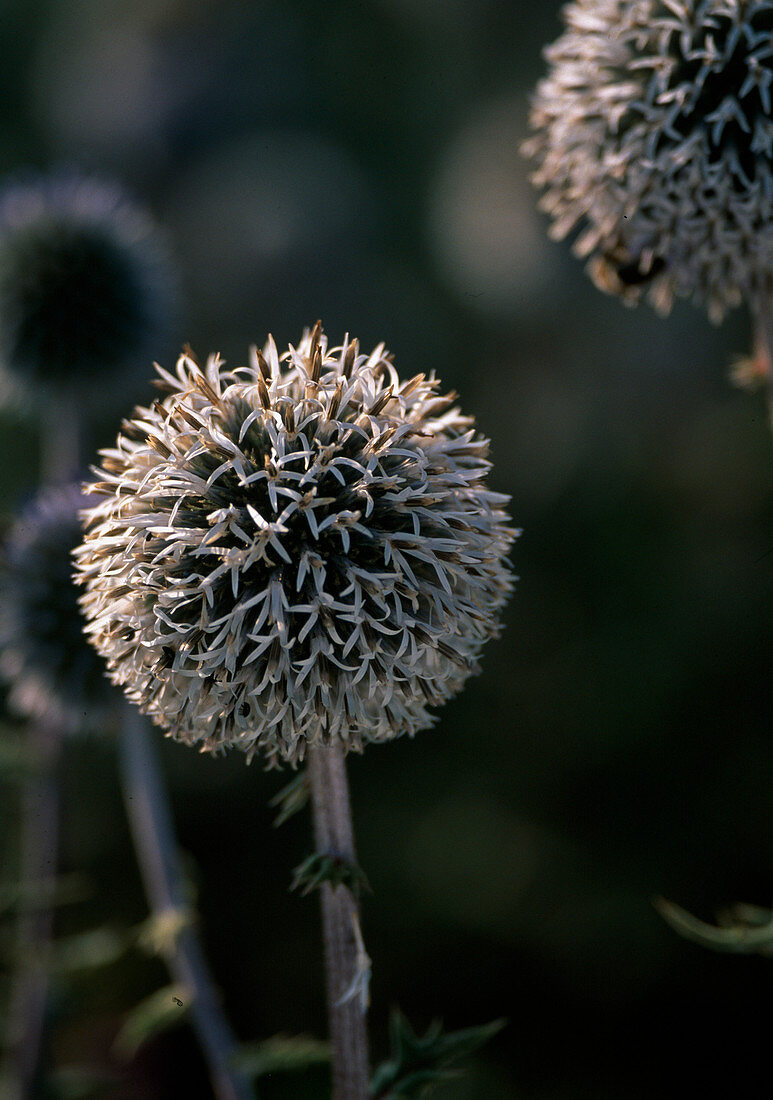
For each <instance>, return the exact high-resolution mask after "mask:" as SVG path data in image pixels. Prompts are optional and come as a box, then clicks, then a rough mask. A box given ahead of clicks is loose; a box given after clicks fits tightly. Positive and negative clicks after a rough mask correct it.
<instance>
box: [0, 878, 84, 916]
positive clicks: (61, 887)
mask: <svg viewBox="0 0 773 1100" xmlns="http://www.w3.org/2000/svg"><path fill="white" fill-rule="evenodd" d="M93 894H94V890H93V887H92V884H91V883H90V882H89V880H88V879H87V878H86V877H85V876H84V875H82V874H81V873H80V872H79V871H73V872H71V873H70V874H65V875H57V876H56V877H55V878H46V879H40V880H38V881H37V882H5V883H0V916H4V915H5V914H6V913H14V912H15V913H23V912H32V911H34V910H35V909H40V908H43V907H44V908H52V907H55V906H59V905H77V904H79V903H80V902H83V901H88V899H89V898H91V897H93Z"/></svg>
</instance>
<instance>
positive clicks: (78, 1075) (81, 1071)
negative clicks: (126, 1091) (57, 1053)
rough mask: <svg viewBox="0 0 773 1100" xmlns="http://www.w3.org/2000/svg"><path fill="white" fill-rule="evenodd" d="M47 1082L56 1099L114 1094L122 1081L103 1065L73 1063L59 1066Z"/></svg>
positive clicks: (82, 1099) (88, 1099)
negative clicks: (97, 1066) (102, 1066)
mask: <svg viewBox="0 0 773 1100" xmlns="http://www.w3.org/2000/svg"><path fill="white" fill-rule="evenodd" d="M46 1084H47V1086H48V1087H49V1088H50V1090H51V1095H52V1096H53V1097H55V1100H98V1098H100V1097H103V1096H104V1097H108V1096H112V1095H114V1093H115V1091H116V1089H117V1088H118V1087H119V1085H120V1081H119V1079H118V1077H117V1076H116V1075H115V1074H111V1073H109V1072H108V1071H107V1070H105V1069H103V1068H101V1067H99V1068H96V1067H91V1066H78V1065H71V1066H58V1067H57V1068H56V1069H55V1070H53V1071H52V1072H51V1073H50V1074H49V1076H48V1078H47V1080H46ZM0 1095H3V1094H2V1093H0ZM46 1095H48V1093H46Z"/></svg>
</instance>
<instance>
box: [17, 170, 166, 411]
mask: <svg viewBox="0 0 773 1100" xmlns="http://www.w3.org/2000/svg"><path fill="white" fill-rule="evenodd" d="M174 283H175V279H174V273H173V271H172V267H171V264H170V262H169V259H168V257H167V255H166V252H165V249H164V247H163V245H162V243H161V242H160V240H159V235H158V231H157V229H156V228H155V226H154V225H153V224H152V222H151V221H150V219H149V218H148V217H147V215H146V214H145V213H144V212H143V211H141V210H140V209H139V208H137V207H135V206H134V205H133V203H131V202H130V201H129V200H128V199H127V198H126V196H125V195H124V194H123V192H122V191H121V190H120V189H119V188H118V187H117V186H115V185H113V184H107V183H103V182H99V181H97V180H94V179H91V178H89V177H88V176H82V175H80V174H77V173H57V174H53V175H51V176H34V175H33V176H30V178H29V179H22V180H19V181H16V182H12V183H10V184H8V185H7V186H6V187H5V188H4V189H3V190H2V191H1V192H0V380H1V381H2V384H3V386H4V388H5V389H7V390H8V391H9V392H10V393H13V394H20V395H21V394H27V395H28V396H29V397H31V398H32V399H34V400H36V401H37V400H39V399H40V397H41V396H47V397H49V398H51V397H53V398H60V397H61V396H63V395H66V394H72V393H76V394H80V395H83V397H85V398H88V399H89V400H93V398H94V397H95V396H96V394H100V393H102V391H103V390H104V386H105V380H106V379H111V375H115V377H116V378H117V379H118V380H122V379H124V378H125V377H126V372H127V371H131V370H136V369H137V368H138V367H139V366H140V365H141V366H142V367H143V368H144V367H145V366H146V365H147V364H149V363H150V362H151V361H152V359H153V355H154V354H157V348H158V344H159V341H160V340H161V339H163V338H164V337H165V336H166V334H167V332H168V330H169V315H170V312H171V311H172V308H173V305H174V299H175V293H174V290H173V287H174ZM95 382H98V385H97V386H96V387H95Z"/></svg>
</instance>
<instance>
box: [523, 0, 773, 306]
mask: <svg viewBox="0 0 773 1100" xmlns="http://www.w3.org/2000/svg"><path fill="white" fill-rule="evenodd" d="M564 19H565V21H566V23H567V26H568V29H567V31H566V32H565V33H564V34H563V35H562V37H561V38H559V39H558V41H556V42H555V43H554V44H553V45H552V46H551V47H550V48H549V49H548V50H547V51H546V57H547V60H548V63H549V73H548V76H547V78H546V79H544V80H543V81H542V82H541V83H540V84H539V85H538V87H537V91H536V95H535V97H534V101H533V106H532V113H531V125H532V127H533V129H534V131H535V133H534V135H533V137H532V138H531V139H530V140H529V141H527V142H526V144H525V146H524V152H525V153H526V154H527V155H528V156H530V157H531V158H533V159H534V161H535V162H536V164H537V169H536V171H535V173H534V175H533V180H534V183H535V184H536V185H537V186H538V187H540V188H542V189H544V194H543V197H542V200H541V206H542V208H543V209H544V210H545V211H547V213H549V214H550V216H551V218H552V219H553V225H552V229H551V235H552V236H553V237H554V238H556V239H560V238H562V237H564V236H566V234H567V233H569V232H571V231H572V230H575V229H579V230H580V231H581V232H580V235H579V237H578V238H577V240H576V242H575V245H574V249H575V252H576V253H577V254H578V255H579V256H589V257H590V263H589V271H590V274H591V276H592V278H593V279H594V281H595V282H596V284H597V285H598V286H599V287H600V288H601V289H603V290H606V291H608V292H611V293H616V294H618V295H620V296H621V297H622V298H623V299H624V300H625V301H627V302H631V303H634V302H637V301H638V300H639V299H640V298H641V297H642V296H643V295H644V294H645V293H647V294H648V296H649V298H650V300H651V301H652V302H653V304H654V305H655V307H656V308H657V309H658V310H659V311H660V312H663V313H665V312H668V310H669V309H670V307H671V305H672V302H673V299H674V297H693V298H694V299H695V300H696V301H700V302H704V303H705V304H706V305H707V306H708V310H709V314H710V316H711V318H712V320H714V321H719V320H720V319H721V318H722V316H723V315H724V313H725V312H726V310H727V309H728V308H731V307H734V306H737V305H738V304H739V303H740V302H741V300H742V299H744V298H747V299H751V298H755V297H756V296H757V295H758V294H759V293H763V294H767V293H769V292H770V290H771V271H772V270H773V112H772V111H771V89H770V85H771V81H772V80H773V0H573V2H572V3H569V4H567V5H566V7H565V8H564Z"/></svg>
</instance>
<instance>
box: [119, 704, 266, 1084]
mask: <svg viewBox="0 0 773 1100" xmlns="http://www.w3.org/2000/svg"><path fill="white" fill-rule="evenodd" d="M121 733H122V736H121V770H122V780H123V782H122V786H123V794H124V801H125V803H126V811H127V814H128V817H129V823H130V826H131V831H132V836H133V840H134V847H135V849H136V851H137V857H138V860H139V863H140V869H141V872H142V877H143V880H144V882H145V891H146V893H147V896H148V901H149V904H150V907H151V909H152V911H153V916H154V917H155V918H156V920H157V922H158V925H159V931H160V930H161V929H162V928H163V926H164V924H166V925H167V926H168V927H170V928H172V929H173V934H172V935H170V937H169V939H168V941H167V945H166V949H165V951H164V954H165V957H166V962H167V965H168V967H169V970H170V973H171V974H172V977H173V978H174V980H175V982H177V983H179V984H180V985H181V986H183V987H184V988H185V989H186V990H187V991H188V997H189V998H190V1011H191V1018H192V1023H193V1027H194V1030H195V1032H196V1036H197V1038H198V1041H199V1043H200V1045H201V1047H202V1050H203V1052H204V1057H205V1058H206V1061H207V1064H208V1066H209V1072H210V1077H211V1080H212V1085H213V1088H214V1090H215V1095H216V1096H217V1097H218V1100H252V1098H253V1096H254V1093H253V1091H252V1089H251V1087H250V1084H249V1082H248V1080H247V1078H246V1077H245V1076H244V1075H243V1074H242V1073H241V1072H240V1071H238V1070H237V1069H236V1068H235V1066H234V1065H233V1058H234V1055H235V1054H236V1052H237V1042H236V1040H235V1038H234V1036H233V1034H232V1032H231V1030H230V1028H229V1026H228V1023H227V1022H226V1019H225V1017H224V1015H223V1011H222V1008H221V1006H220V1002H219V999H218V996H217V994H216V992H215V989H214V986H213V983H212V978H211V975H210V973H209V970H208V967H207V963H206V960H205V958H204V954H203V952H202V949H201V945H200V943H199V939H198V936H197V934H196V931H195V929H194V927H193V926H192V925H191V924H190V923H189V922H188V921H187V920H186V914H188V908H189V907H188V899H187V898H186V892H185V880H184V877H183V873H182V868H181V866H180V860H179V856H178V853H177V844H176V842H175V837H174V831H173V826H172V819H171V815H170V812H169V806H168V803H167V799H166V792H165V789H164V786H163V783H162V780H161V775H160V772H159V768H158V763H157V760H156V757H155V754H154V751H153V745H152V743H151V740H150V738H149V736H148V729H147V721H146V719H144V718H143V717H142V716H141V715H140V714H139V712H138V711H136V710H135V709H134V708H133V707H127V708H126V709H125V712H124V716H123V722H122V731H121Z"/></svg>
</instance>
